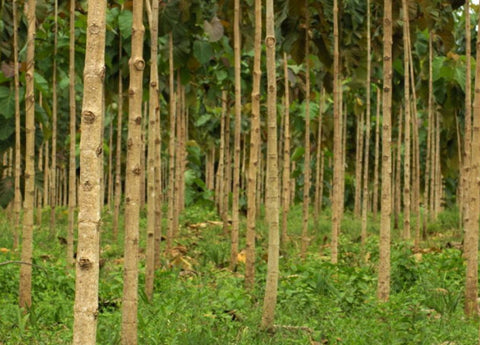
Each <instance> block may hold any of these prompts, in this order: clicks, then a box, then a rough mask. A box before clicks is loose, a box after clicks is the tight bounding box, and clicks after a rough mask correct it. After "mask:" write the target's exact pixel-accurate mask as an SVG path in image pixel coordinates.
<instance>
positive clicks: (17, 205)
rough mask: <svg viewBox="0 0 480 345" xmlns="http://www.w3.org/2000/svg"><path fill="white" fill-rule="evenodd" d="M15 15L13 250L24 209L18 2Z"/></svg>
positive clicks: (13, 4) (16, 245)
mask: <svg viewBox="0 0 480 345" xmlns="http://www.w3.org/2000/svg"><path fill="white" fill-rule="evenodd" d="M12 15H13V65H14V66H15V67H14V73H15V74H14V83H15V91H14V92H15V174H14V175H15V177H14V188H15V196H14V201H13V210H14V213H15V221H14V236H13V248H17V247H18V242H19V233H20V210H21V208H22V194H21V192H20V175H21V173H22V171H21V160H22V156H21V155H22V154H21V150H20V148H21V138H20V136H21V133H20V76H19V73H18V32H17V30H18V23H17V0H13V2H12Z"/></svg>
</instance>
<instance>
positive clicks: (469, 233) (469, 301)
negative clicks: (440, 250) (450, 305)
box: [437, 1, 480, 317]
mask: <svg viewBox="0 0 480 345" xmlns="http://www.w3.org/2000/svg"><path fill="white" fill-rule="evenodd" d="M467 3H468V1H467ZM478 24H479V25H480V20H479V22H478ZM476 48H477V54H476V60H477V61H480V34H478V33H477V44H476ZM474 90H475V94H474V104H473V126H472V127H473V128H472V130H473V133H472V138H473V140H472V142H471V145H472V147H471V149H470V157H467V158H469V159H470V166H471V169H470V174H469V175H468V180H467V184H466V185H468V190H467V191H468V194H465V196H466V198H467V199H466V202H465V204H466V207H465V219H464V222H465V239H464V250H465V252H464V255H465V259H466V261H467V268H466V279H465V314H466V315H467V316H469V317H473V316H477V315H478V221H479V210H478V199H479V195H480V188H479V184H478V175H479V173H480V64H477V65H476V68H475V89H474ZM465 91H466V92H467V93H470V92H471V89H465ZM465 107H466V108H467V107H468V108H469V107H470V104H468V103H467V104H465ZM468 134H469V133H467V135H468ZM437 135H438V134H437Z"/></svg>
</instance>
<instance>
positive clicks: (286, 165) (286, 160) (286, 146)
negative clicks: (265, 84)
mask: <svg viewBox="0 0 480 345" xmlns="http://www.w3.org/2000/svg"><path fill="white" fill-rule="evenodd" d="M283 75H284V80H285V114H284V120H283V122H284V126H283V129H284V134H283V136H284V139H283V178H282V183H283V187H282V188H283V193H282V194H283V199H282V241H281V243H283V244H285V243H286V242H287V240H288V233H287V226H288V210H289V208H290V197H291V195H290V194H291V191H290V183H291V181H290V180H291V179H290V86H289V83H288V61H287V53H285V52H284V53H283ZM260 151H261V149H259V153H260Z"/></svg>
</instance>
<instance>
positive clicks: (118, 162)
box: [112, 9, 123, 243]
mask: <svg viewBox="0 0 480 345" xmlns="http://www.w3.org/2000/svg"><path fill="white" fill-rule="evenodd" d="M122 10H123V9H122ZM119 42H120V43H119V46H118V60H119V61H121V60H122V50H123V49H122V40H119ZM122 120H123V75H122V69H121V68H120V69H119V70H118V111H117V143H116V146H117V147H116V152H115V198H114V199H115V200H114V204H115V205H114V210H113V226H112V228H113V230H112V234H113V236H112V237H113V239H112V240H113V242H114V243H116V242H117V239H118V222H119V217H120V204H121V200H122V170H121V167H122Z"/></svg>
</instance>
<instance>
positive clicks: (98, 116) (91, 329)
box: [73, 0, 107, 345]
mask: <svg viewBox="0 0 480 345" xmlns="http://www.w3.org/2000/svg"><path fill="white" fill-rule="evenodd" d="M106 7H107V3H106V1H95V0H89V1H88V10H89V11H88V18H87V47H86V53H85V69H84V75H83V78H84V82H83V85H84V96H83V105H82V117H81V129H82V134H83V135H82V136H81V138H80V186H79V191H78V192H79V193H78V203H79V214H78V247H77V262H76V279H75V304H74V323H73V344H75V345H93V344H95V343H96V341H95V339H96V331H97V316H98V274H99V256H100V255H99V242H100V220H101V210H102V204H103V195H102V194H101V179H102V175H103V157H102V154H101V153H102V148H103V140H102V132H103V128H102V123H103V82H104V77H105V29H106Z"/></svg>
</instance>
